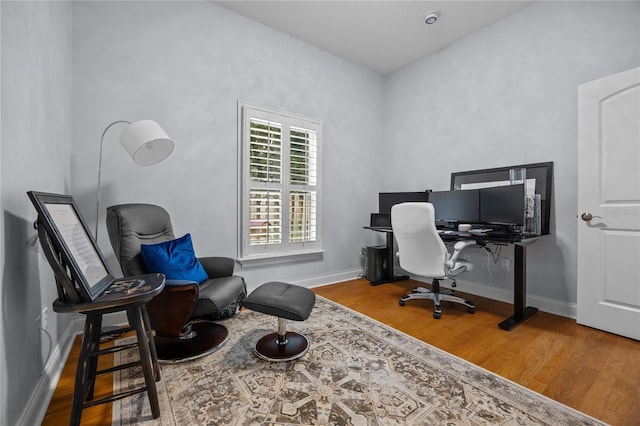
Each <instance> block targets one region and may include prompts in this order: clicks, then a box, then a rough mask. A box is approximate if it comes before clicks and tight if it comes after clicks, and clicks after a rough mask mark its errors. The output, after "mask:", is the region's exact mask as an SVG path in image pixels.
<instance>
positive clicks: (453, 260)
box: [445, 240, 476, 268]
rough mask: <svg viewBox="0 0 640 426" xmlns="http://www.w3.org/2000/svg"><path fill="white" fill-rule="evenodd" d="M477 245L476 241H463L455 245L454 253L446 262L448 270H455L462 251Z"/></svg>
mask: <svg viewBox="0 0 640 426" xmlns="http://www.w3.org/2000/svg"><path fill="white" fill-rule="evenodd" d="M475 243H476V242H475V241H474V240H463V241H458V242H457V243H455V245H454V246H453V253H452V254H451V256H450V257H449V259H447V261H446V262H445V265H447V267H448V268H453V266H454V265H455V264H456V262H457V261H458V256H459V255H460V253H461V252H462V250H464V249H466V248H467V247H469V246H472V245H474V244H475Z"/></svg>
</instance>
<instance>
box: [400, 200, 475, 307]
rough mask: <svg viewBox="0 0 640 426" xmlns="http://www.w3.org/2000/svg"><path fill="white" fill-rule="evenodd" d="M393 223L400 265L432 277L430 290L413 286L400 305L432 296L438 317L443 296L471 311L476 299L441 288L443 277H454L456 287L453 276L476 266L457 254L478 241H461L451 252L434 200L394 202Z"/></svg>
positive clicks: (406, 269) (405, 268) (418, 274)
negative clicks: (440, 230)
mask: <svg viewBox="0 0 640 426" xmlns="http://www.w3.org/2000/svg"><path fill="white" fill-rule="evenodd" d="M391 226H392V228H393V234H394V236H395V238H396V242H397V245H398V260H399V262H400V267H401V268H402V269H404V270H405V271H407V272H409V273H410V274H413V275H417V276H420V277H427V278H432V279H433V284H432V288H431V290H428V289H426V288H424V287H416V288H414V289H413V293H410V294H407V295H404V296H402V298H400V302H399V303H400V306H404V304H405V302H406V301H407V300H411V299H431V300H433V302H434V305H435V311H434V313H433V317H434V318H435V319H439V318H440V315H441V311H440V301H441V300H444V301H449V302H456V303H460V304H462V305H465V306H466V307H467V312H469V313H470V314H472V313H473V312H474V311H475V306H474V304H473V302H471V301H470V300H465V299H463V298H461V297H457V296H455V295H454V292H453V290H445V291H444V292H441V291H440V280H442V279H452V280H453V284H452V286H453V287H455V285H456V284H455V279H454V277H455V276H457V275H458V274H460V273H462V272H465V271H470V270H472V269H473V264H472V263H470V262H466V261H462V260H458V256H459V255H460V252H461V251H462V250H463V249H465V248H466V247H469V246H471V245H474V244H475V243H476V242H475V241H473V240H464V241H458V242H456V244H455V245H454V251H453V253H449V252H448V251H447V247H446V246H445V244H444V242H443V241H442V239H441V238H440V235H439V234H438V230H437V229H436V223H435V210H434V208H433V204H431V203H401V204H396V205H394V206H393V207H392V208H391Z"/></svg>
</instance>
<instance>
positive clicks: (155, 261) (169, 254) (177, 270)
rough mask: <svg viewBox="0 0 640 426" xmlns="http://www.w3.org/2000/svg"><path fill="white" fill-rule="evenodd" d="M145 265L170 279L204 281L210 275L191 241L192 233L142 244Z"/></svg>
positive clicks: (141, 252) (141, 249) (141, 251)
mask: <svg viewBox="0 0 640 426" xmlns="http://www.w3.org/2000/svg"><path fill="white" fill-rule="evenodd" d="M140 254H141V255H142V261H143V262H144V266H145V267H146V268H147V271H149V272H160V273H163V274H164V275H165V276H166V277H167V279H168V280H188V281H195V282H197V283H202V282H204V281H205V280H206V279H208V278H209V277H208V276H207V273H206V272H205V270H204V268H203V267H202V264H201V263H200V261H199V260H198V259H197V258H196V252H195V251H194V250H193V244H192V243H191V234H186V235H185V236H184V237H181V238H177V239H175V240H171V241H165V242H163V243H158V244H142V245H140Z"/></svg>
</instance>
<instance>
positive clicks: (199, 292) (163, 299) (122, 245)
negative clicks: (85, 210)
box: [107, 204, 247, 362]
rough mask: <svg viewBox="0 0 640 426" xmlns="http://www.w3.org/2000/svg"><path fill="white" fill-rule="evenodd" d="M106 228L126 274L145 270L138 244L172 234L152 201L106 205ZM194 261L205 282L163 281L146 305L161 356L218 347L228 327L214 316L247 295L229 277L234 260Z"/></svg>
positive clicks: (180, 356) (238, 280)
mask: <svg viewBox="0 0 640 426" xmlns="http://www.w3.org/2000/svg"><path fill="white" fill-rule="evenodd" d="M107 231H108V233H109V240H110V241H111V246H112V247H113V251H114V253H115V255H116V257H117V259H118V261H119V263H120V267H121V268H122V273H123V274H124V275H125V276H129V275H138V274H144V273H147V272H149V271H147V270H146V268H145V265H144V262H143V260H142V256H141V255H140V246H141V244H156V243H161V242H165V241H169V240H173V239H174V238H175V235H174V232H173V227H172V225H171V219H170V217H169V213H167V211H166V210H165V209H163V208H162V207H159V206H155V205H152V204H121V205H117V206H111V207H109V208H107ZM198 260H199V261H200V263H201V264H202V266H203V268H204V270H205V271H206V273H207V276H208V279H207V280H206V281H204V282H202V283H200V284H198V283H196V282H193V281H178V280H167V281H166V285H165V289H164V290H163V291H162V293H160V294H159V295H158V296H156V297H155V298H154V299H152V300H151V302H149V304H148V305H147V310H148V312H149V318H150V320H151V325H152V328H153V329H154V330H155V332H156V347H157V352H158V358H159V359H160V360H164V361H172V362H175V361H184V360H190V359H194V358H198V357H200V356H203V355H206V354H208V353H211V352H213V351H215V350H217V349H219V348H220V347H221V346H222V345H223V344H224V343H225V342H226V340H227V337H228V331H227V329H226V327H224V326H223V325H221V324H219V323H216V322H214V321H213V320H218V319H223V318H227V317H230V316H232V315H234V314H235V313H236V312H237V311H238V310H239V308H240V305H241V303H242V302H243V301H244V299H245V297H246V295H247V288H246V284H245V282H244V279H243V278H242V277H239V276H236V275H233V270H234V266H235V261H234V260H233V259H231V258H228V257H202V258H199V259H198ZM151 272H159V271H151Z"/></svg>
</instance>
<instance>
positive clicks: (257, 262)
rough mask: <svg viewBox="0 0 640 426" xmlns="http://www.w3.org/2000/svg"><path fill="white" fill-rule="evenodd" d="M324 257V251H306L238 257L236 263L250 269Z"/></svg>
mask: <svg viewBox="0 0 640 426" xmlns="http://www.w3.org/2000/svg"><path fill="white" fill-rule="evenodd" d="M323 256H324V250H322V249H316V250H308V251H298V252H292V253H270V254H260V255H252V256H246V257H240V258H238V259H236V261H237V262H238V263H239V264H240V266H242V267H243V268H251V267H255V266H267V265H278V264H282V263H291V262H302V261H306V260H316V259H321V258H322V257H323Z"/></svg>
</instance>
